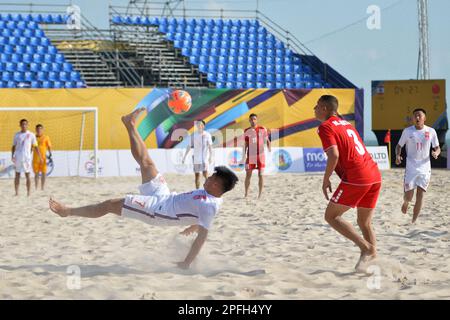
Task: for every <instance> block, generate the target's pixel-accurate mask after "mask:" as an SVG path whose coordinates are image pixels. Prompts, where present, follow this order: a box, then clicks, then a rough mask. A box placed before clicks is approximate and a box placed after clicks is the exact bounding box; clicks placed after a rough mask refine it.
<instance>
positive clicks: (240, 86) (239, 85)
mask: <svg viewBox="0 0 450 320" xmlns="http://www.w3.org/2000/svg"><path fill="white" fill-rule="evenodd" d="M235 86H236V89H244V87H245V82H243V81H236V84H235Z"/></svg>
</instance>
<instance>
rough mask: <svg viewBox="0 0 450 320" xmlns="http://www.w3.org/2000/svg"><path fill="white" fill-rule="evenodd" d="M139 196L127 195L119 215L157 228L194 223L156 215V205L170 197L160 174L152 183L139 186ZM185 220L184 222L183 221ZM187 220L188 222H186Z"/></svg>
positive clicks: (164, 215) (160, 214)
mask: <svg viewBox="0 0 450 320" xmlns="http://www.w3.org/2000/svg"><path fill="white" fill-rule="evenodd" d="M139 191H140V192H141V194H140V195H127V196H126V197H125V202H124V204H123V207H122V212H121V215H122V217H125V218H131V219H136V220H139V221H142V222H144V223H147V224H151V225H157V226H171V225H180V224H182V225H186V224H192V223H193V222H195V221H191V220H192V219H191V220H190V219H183V221H181V220H180V219H179V218H178V217H171V216H168V215H166V214H162V213H158V210H161V209H163V208H162V207H161V208H158V205H157V204H158V203H161V204H163V201H164V197H166V196H169V195H170V190H169V187H168V186H167V183H166V180H165V179H164V177H163V175H162V174H160V173H159V174H158V175H157V176H156V177H155V178H154V179H153V180H152V181H150V182H147V183H145V184H143V185H141V186H139ZM185 220H186V221H185ZM187 220H189V221H187Z"/></svg>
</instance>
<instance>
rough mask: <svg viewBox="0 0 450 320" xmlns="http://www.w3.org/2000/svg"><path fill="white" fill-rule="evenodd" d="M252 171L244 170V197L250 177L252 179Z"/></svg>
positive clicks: (248, 186)
mask: <svg viewBox="0 0 450 320" xmlns="http://www.w3.org/2000/svg"><path fill="white" fill-rule="evenodd" d="M252 172H253V170H245V183H244V186H245V195H244V197H246V198H247V196H248V189H249V188H250V182H251V179H252Z"/></svg>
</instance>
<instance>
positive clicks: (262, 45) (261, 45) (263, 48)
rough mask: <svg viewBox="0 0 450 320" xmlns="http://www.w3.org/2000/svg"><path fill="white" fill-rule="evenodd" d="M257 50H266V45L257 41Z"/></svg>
mask: <svg viewBox="0 0 450 320" xmlns="http://www.w3.org/2000/svg"><path fill="white" fill-rule="evenodd" d="M257 48H258V49H260V50H265V49H266V48H267V45H266V43H265V42H264V41H258V42H257Z"/></svg>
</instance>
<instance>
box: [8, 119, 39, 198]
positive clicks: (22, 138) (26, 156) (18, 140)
mask: <svg viewBox="0 0 450 320" xmlns="http://www.w3.org/2000/svg"><path fill="white" fill-rule="evenodd" d="M19 124H20V131H19V132H17V133H16V134H15V135H14V140H13V146H12V149H11V161H12V162H13V163H14V166H15V169H16V176H15V179H14V189H15V191H16V196H17V195H18V194H19V184H20V174H21V173H22V172H23V173H25V179H26V181H27V194H28V196H29V195H30V190H31V180H30V172H31V168H32V165H31V162H32V160H33V157H32V153H31V150H32V149H34V150H35V152H36V153H37V154H38V155H39V159H40V158H41V154H40V152H39V148H38V144H37V141H36V136H35V135H34V134H33V133H32V132H30V131H28V121H27V120H26V119H22V120H20V122H19ZM41 162H42V160H41Z"/></svg>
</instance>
